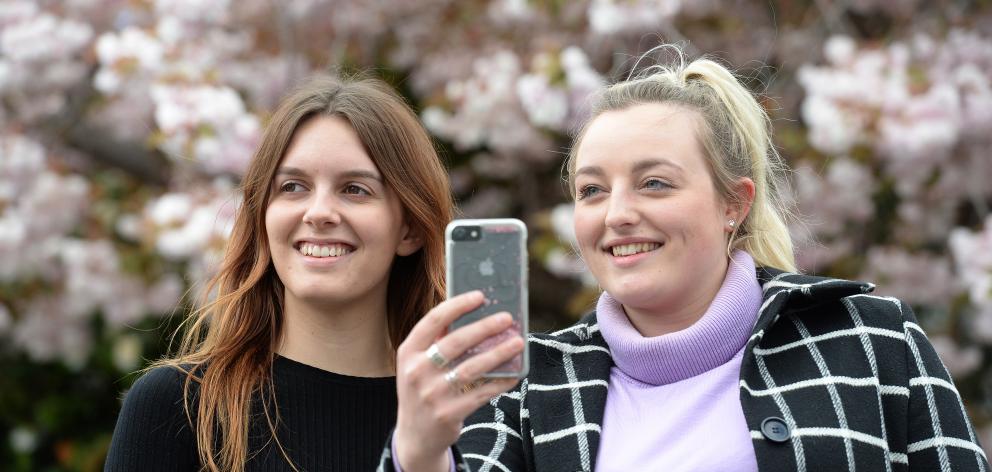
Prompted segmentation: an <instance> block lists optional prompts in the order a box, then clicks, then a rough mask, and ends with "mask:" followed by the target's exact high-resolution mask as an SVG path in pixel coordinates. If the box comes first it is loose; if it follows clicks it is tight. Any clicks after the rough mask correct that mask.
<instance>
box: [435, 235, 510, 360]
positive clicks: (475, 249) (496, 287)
mask: <svg viewBox="0 0 992 472" xmlns="http://www.w3.org/2000/svg"><path fill="white" fill-rule="evenodd" d="M445 247H446V256H447V287H448V298H451V297H453V296H455V295H458V294H461V293H465V292H468V291H472V290H480V291H482V293H483V295H485V297H486V301H485V302H484V303H483V304H482V306H480V307H478V308H476V309H474V310H472V311H470V312H468V313H466V314H464V315H462V316H461V317H460V318H458V319H457V320H455V321H454V322H452V323H451V325H450V326H449V328H448V331H449V332H451V331H453V330H455V329H457V328H460V327H462V326H465V325H468V324H471V323H473V322H475V321H478V320H481V319H483V318H485V317H487V316H491V315H494V314H497V313H502V312H507V313H509V314H510V315H511V316H512V318H513V323H512V325H511V328H510V329H508V330H507V331H505V332H503V333H501V334H500V335H497V336H492V337H490V338H489V339H486V340H485V341H483V342H481V343H479V344H478V345H476V346H474V347H472V348H469V349H468V350H467V351H466V352H465V353H464V354H463V355H461V356H459V358H457V359H455V360H454V361H453V362H452V364H453V365H458V364H459V363H460V362H462V361H464V360H465V359H467V358H469V357H472V356H474V355H477V354H479V353H481V352H485V351H487V350H489V349H491V348H493V347H495V346H497V345H499V344H500V343H501V342H502V341H503V340H505V339H507V338H509V337H510V336H513V335H514V334H515V335H518V336H520V337H521V338H524V339H526V335H527V227H526V226H525V225H524V223H523V222H522V221H520V220H517V219H512V218H500V219H476V220H455V221H452V222H451V223H449V224H448V227H447V229H446V230H445ZM527 367H528V356H527V349H526V346H525V348H524V350H523V352H522V353H521V354H520V355H518V356H516V357H514V358H513V359H511V360H510V361H508V362H506V363H504V364H503V365H501V366H499V367H497V368H495V369H493V370H491V371H489V372H487V373H486V374H485V377H487V378H500V377H517V378H522V377H524V376H526V375H527Z"/></svg>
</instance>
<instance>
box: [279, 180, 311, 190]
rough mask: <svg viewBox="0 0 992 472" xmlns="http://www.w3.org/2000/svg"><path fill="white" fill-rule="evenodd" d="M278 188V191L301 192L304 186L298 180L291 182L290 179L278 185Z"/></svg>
mask: <svg viewBox="0 0 992 472" xmlns="http://www.w3.org/2000/svg"><path fill="white" fill-rule="evenodd" d="M279 190H280V191H283V192H288V193H293V192H302V191H304V190H306V187H304V186H303V185H301V184H300V183H299V182H292V181H290V182H285V183H283V184H282V185H280V186H279Z"/></svg>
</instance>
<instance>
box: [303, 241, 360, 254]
mask: <svg viewBox="0 0 992 472" xmlns="http://www.w3.org/2000/svg"><path fill="white" fill-rule="evenodd" d="M297 250H298V251H300V254H303V255H304V256H310V257H340V256H343V255H345V254H349V253H351V252H354V251H355V248H353V247H351V246H349V245H347V244H342V243H332V244H314V243H306V242H305V243H301V244H300V245H299V246H298V247H297Z"/></svg>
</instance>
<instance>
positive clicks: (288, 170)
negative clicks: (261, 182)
mask: <svg viewBox="0 0 992 472" xmlns="http://www.w3.org/2000/svg"><path fill="white" fill-rule="evenodd" d="M276 175H288V176H292V177H306V175H307V173H306V172H304V171H303V169H300V168H297V167H290V166H282V167H280V168H279V169H278V170H276ZM340 176H341V177H344V178H350V179H363V178H364V179H371V180H375V181H376V182H379V183H382V176H381V175H379V174H378V173H376V172H372V171H368V170H361V169H356V170H349V171H345V172H342V173H341V174H340Z"/></svg>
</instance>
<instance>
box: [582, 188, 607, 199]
mask: <svg viewBox="0 0 992 472" xmlns="http://www.w3.org/2000/svg"><path fill="white" fill-rule="evenodd" d="M601 191H602V190H601V189H600V188H599V187H596V186H595V185H586V186H585V187H582V188H580V189H579V195H578V197H579V200H584V199H586V198H589V197H592V196H594V195H596V194H598V193H599V192H601Z"/></svg>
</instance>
